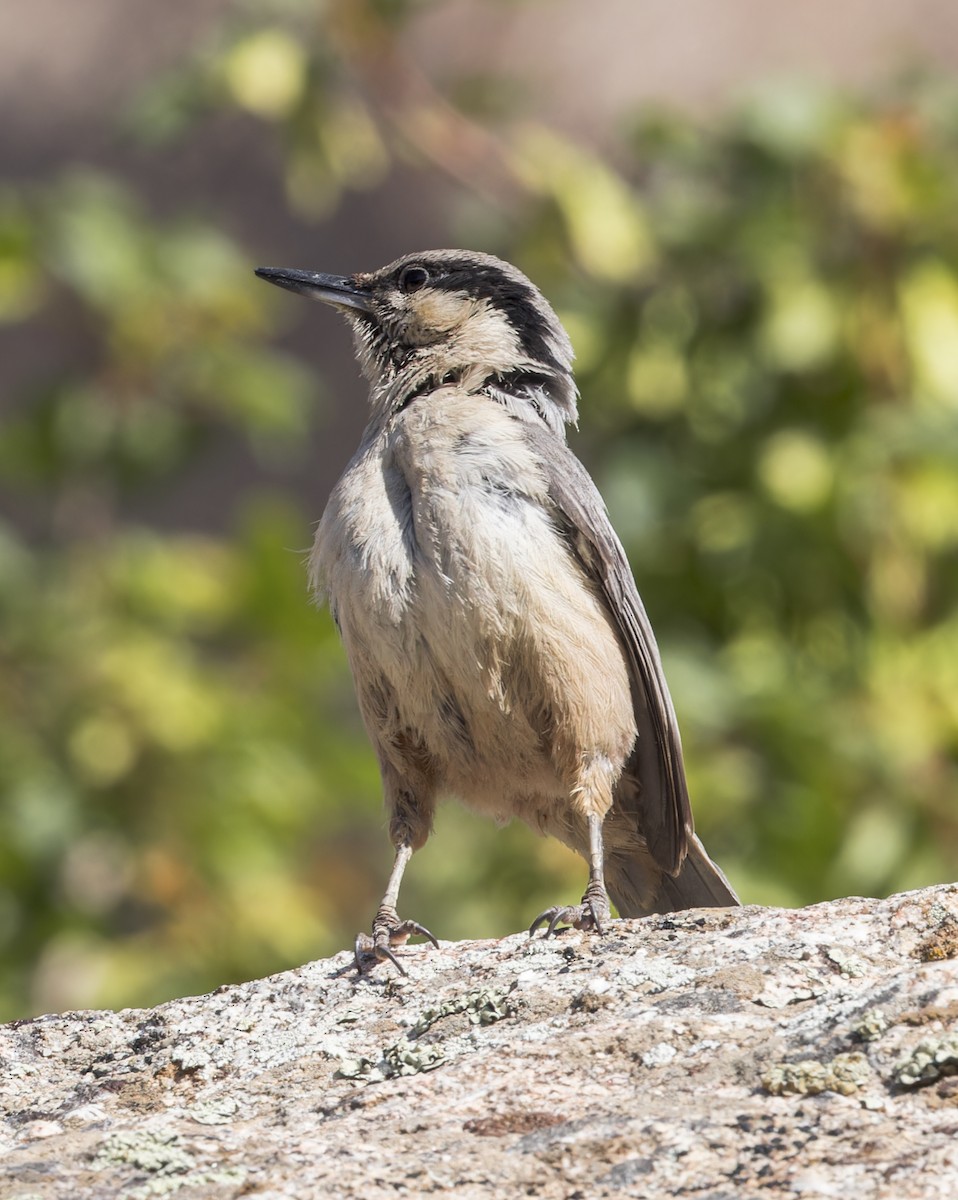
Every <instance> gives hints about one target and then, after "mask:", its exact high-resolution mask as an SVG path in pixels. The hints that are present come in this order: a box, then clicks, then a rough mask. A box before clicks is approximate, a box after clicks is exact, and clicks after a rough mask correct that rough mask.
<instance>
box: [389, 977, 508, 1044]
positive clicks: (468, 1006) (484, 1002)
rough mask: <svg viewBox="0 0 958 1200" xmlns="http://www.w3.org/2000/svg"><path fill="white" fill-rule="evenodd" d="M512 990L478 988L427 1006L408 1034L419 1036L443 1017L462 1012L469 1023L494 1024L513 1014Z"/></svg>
mask: <svg viewBox="0 0 958 1200" xmlns="http://www.w3.org/2000/svg"><path fill="white" fill-rule="evenodd" d="M512 990H513V989H512V988H508V989H504V990H496V989H495V988H480V989H479V990H478V991H475V992H468V993H467V994H466V995H465V996H455V997H454V998H453V999H452V1000H447V1001H446V1003H445V1004H442V1005H440V1006H439V1007H438V1008H427V1009H425V1010H424V1011H423V1013H422V1015H421V1016H420V1018H419V1020H418V1021H417V1022H416V1024H415V1025H414V1026H413V1027H412V1029H411V1030H410V1031H409V1036H410V1037H421V1036H422V1035H423V1034H424V1033H426V1031H427V1030H429V1029H430V1028H431V1027H432V1026H433V1025H435V1023H436V1022H437V1021H440V1020H442V1018H443V1017H451V1016H455V1015H457V1014H458V1013H464V1014H465V1015H466V1017H467V1018H468V1020H469V1024H470V1025H494V1024H495V1023H496V1021H501V1020H503V1019H504V1018H505V1017H511V1016H513V1015H514V1014H515V1011H516V1009H515V1005H514V1004H513V1003H512V1001H511V1000H510V999H509V995H510V993H511V992H512Z"/></svg>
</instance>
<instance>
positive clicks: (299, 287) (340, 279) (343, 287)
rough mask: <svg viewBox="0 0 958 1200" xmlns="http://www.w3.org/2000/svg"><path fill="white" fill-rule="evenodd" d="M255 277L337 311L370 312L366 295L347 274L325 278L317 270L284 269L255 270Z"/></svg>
mask: <svg viewBox="0 0 958 1200" xmlns="http://www.w3.org/2000/svg"><path fill="white" fill-rule="evenodd" d="M256 274H257V275H258V276H259V277H260V279H265V280H266V281H267V282H268V283H275V284H276V286H277V287H282V288H288V290H289V291H291V292H302V294H303V295H304V296H309V297H311V298H312V299H313V300H323V301H325V302H326V303H327V304H334V305H336V307H337V308H358V309H359V311H360V312H369V293H368V292H367V291H365V290H364V289H363V288H361V287H359V286H358V285H357V283H356V281H355V280H353V279H350V278H349V276H348V275H324V274H322V272H320V271H292V270H288V269H287V268H286V267H257V268H256Z"/></svg>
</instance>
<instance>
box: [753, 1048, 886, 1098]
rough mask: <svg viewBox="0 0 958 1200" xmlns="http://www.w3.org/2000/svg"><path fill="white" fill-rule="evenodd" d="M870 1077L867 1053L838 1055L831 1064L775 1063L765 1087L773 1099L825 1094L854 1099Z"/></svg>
mask: <svg viewBox="0 0 958 1200" xmlns="http://www.w3.org/2000/svg"><path fill="white" fill-rule="evenodd" d="M870 1076H871V1067H870V1066H869V1063H868V1059H867V1058H866V1057H865V1055H864V1054H858V1053H852V1054H836V1055H835V1057H834V1058H833V1059H831V1060H830V1061H828V1062H821V1061H820V1060H818V1059H815V1058H809V1059H805V1060H804V1061H803V1062H797V1063H775V1064H774V1065H773V1066H771V1067H770V1068H769V1069H768V1070H767V1071H766V1072H765V1074H764V1075H763V1076H762V1086H763V1087H764V1088H765V1090H766V1091H767V1092H769V1093H770V1094H771V1095H773V1096H817V1095H818V1094H819V1093H821V1092H838V1094H839V1095H841V1096H850V1095H852V1094H853V1093H854V1092H857V1091H858V1089H859V1088H860V1087H862V1086H864V1084H866V1083H867V1082H868V1079H869V1077H870Z"/></svg>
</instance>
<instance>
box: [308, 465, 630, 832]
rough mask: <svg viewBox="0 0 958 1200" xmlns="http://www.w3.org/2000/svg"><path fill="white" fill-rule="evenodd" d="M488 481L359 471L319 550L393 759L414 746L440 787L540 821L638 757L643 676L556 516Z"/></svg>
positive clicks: (362, 687)
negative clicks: (581, 778) (635, 692)
mask: <svg viewBox="0 0 958 1200" xmlns="http://www.w3.org/2000/svg"><path fill="white" fill-rule="evenodd" d="M480 474H481V478H478V479H477V476H476V474H475V473H474V474H473V475H472V477H471V478H470V476H469V473H468V472H465V471H463V470H461V469H457V470H456V471H455V474H454V482H455V486H451V485H450V486H445V485H444V483H443V479H444V477H446V472H445V471H444V470H443V464H442V463H441V462H440V463H439V464H438V465H437V464H435V463H430V470H429V472H428V473H425V472H424V473H423V476H421V477H420V478H421V479H422V483H421V485H420V486H419V487H418V488H412V489H409V490H407V491H405V492H404V487H405V485H406V481H407V480H408V478H409V473H408V472H406V473H404V474H403V476H402V479H401V480H397V479H396V477H394V476H391V475H390V473H389V472H388V471H386V472H383V471H382V470H381V469H380V470H378V471H375V472H372V471H368V472H366V473H365V475H364V476H363V477H359V476H358V475H357V477H356V478H354V479H352V480H351V481H350V482H349V486H348V488H347V489H344V490H343V493H342V494H340V495H338V496H337V495H336V494H334V497H333V500H331V510H332V511H331V510H327V514H326V515H325V516H324V518H323V522H322V523H321V526H320V531H319V534H318V537H317V551H318V553H319V554H320V555H321V556H322V558H323V562H322V564H321V567H322V574H323V576H324V579H325V585H326V590H327V592H328V595H329V599H330V603H331V607H332V608H333V611H334V613H335V614H336V617H337V621H338V623H339V625H340V630H341V633H342V636H343V641H344V644H345V647H346V651H347V655H348V657H349V660H350V666H351V668H352V673H353V678H354V680H355V683H356V690H357V695H358V697H359V702H360V707H361V709H362V711H363V716H364V720H365V723H366V726H367V729H368V730H369V733H370V736H371V738H372V740H373V741H374V743H375V744H376V745H377V748H378V750H379V752H380V755H381V756H382V755H386V756H387V757H389V756H390V755H391V754H392V752H393V751H392V749H391V748H392V747H394V746H396V745H400V744H401V745H406V744H408V742H409V739H410V738H412V739H413V740H414V741H415V742H416V744H417V745H419V746H421V748H422V751H423V752H424V753H425V755H426V756H427V757H428V760H429V762H430V765H431V769H432V771H433V773H434V776H435V778H436V782H437V785H438V786H439V788H440V789H441V790H444V791H448V792H451V793H454V794H455V795H457V796H458V797H459V798H460V799H462V800H463V801H464V802H465V803H467V804H469V805H470V806H471V807H475V808H478V809H481V810H482V811H484V812H488V813H490V814H491V815H493V816H507V815H518V816H521V817H523V818H524V819H526V820H527V821H529V823H530V824H533V825H535V824H541V822H540V821H539V819H538V817H537V816H536V814H537V813H538V812H539V811H540V810H541V808H542V806H543V804H544V802H545V800H546V799H554V798H556V797H560V796H565V797H568V795H569V793H570V791H571V789H572V788H573V787H574V786H575V784H576V780H577V772H578V770H579V768H580V767H581V763H582V760H583V757H584V756H588V755H595V754H598V755H603V756H606V757H608V758H609V759H610V760H613V761H615V762H616V763H617V764H619V765H621V764H622V763H623V762H624V761H625V759H626V758H627V757H628V754H629V752H630V750H631V747H632V744H633V742H634V739H635V726H634V720H633V715H632V704H631V693H630V687H629V677H628V668H627V665H626V659H625V655H624V652H623V650H622V647H621V644H620V642H619V639H618V636H617V634H616V632H615V630H614V628H613V625H612V622H611V619H610V617H609V615H608V613H607V611H606V609H605V607H604V605H603V604H602V602H601V600H600V598H599V596H598V593H597V590H596V588H595V586H594V585H593V584H592V583H591V582H590V581H589V579H588V578H587V577H586V575H585V573H584V572H583V570H582V568H581V565H580V564H579V562H578V561H577V559H576V558H575V557H574V555H573V554H572V552H571V550H570V548H569V546H568V544H567V543H566V541H565V539H564V538H563V537H562V535H561V534H560V532H559V531H558V529H557V528H556V527H555V526H554V524H553V523H552V521H551V519H550V517H549V514H548V512H547V510H546V509H545V508H544V507H543V505H542V504H540V503H538V502H536V500H534V499H531V498H529V497H528V496H523V495H520V494H516V493H515V492H514V491H510V490H509V489H508V488H507V487H505V486H497V485H496V482H495V478H496V477H495V474H494V472H493V471H492V470H491V466H490V465H488V464H483V470H482V471H481V472H480ZM503 482H504V481H503ZM377 489H380V490H381V492H382V494H380V495H379V496H377V495H376V491H377ZM387 494H388V495H389V500H390V502H389V503H386V502H385V499H386V495H387ZM400 501H405V503H403V502H400ZM334 506H335V507H334ZM333 529H335V530H336V536H335V538H333V537H332V536H330V531H331V530H333ZM398 765H399V764H398V763H397V766H398Z"/></svg>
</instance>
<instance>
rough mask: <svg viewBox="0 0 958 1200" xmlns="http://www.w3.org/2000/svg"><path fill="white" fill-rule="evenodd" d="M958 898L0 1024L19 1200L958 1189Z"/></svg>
mask: <svg viewBox="0 0 958 1200" xmlns="http://www.w3.org/2000/svg"><path fill="white" fill-rule="evenodd" d="M956 930H958V887H956V886H941V887H934V888H928V889H925V890H924V891H920V892H910V893H906V894H904V895H901V896H893V897H892V898H891V899H888V900H861V899H848V900H836V901H833V902H831V903H828V904H818V905H815V906H813V907H811V908H806V909H800V910H795V911H788V910H780V909H759V908H743V909H738V910H732V911H717V910H707V911H701V912H688V913H681V914H677V915H673V916H671V917H651V918H648V919H646V920H643V921H619V922H616V923H614V924H613V925H612V926H611V928H610V929H609V932H608V933H607V935H606V936H605V937H601V938H600V937H597V936H594V935H591V934H584V933H578V932H571V931H570V932H567V933H564V934H562V935H560V936H558V937H556V938H552V939H549V940H544V939H542V938H536V939H531V940H530V939H529V938H528V937H526V936H525V935H524V934H523V935H516V936H513V937H507V938H504V939H503V940H501V941H485V942H460V943H456V944H443V945H442V947H441V949H440V950H439V951H436V950H434V949H432V948H431V947H414V948H409V949H407V950H406V951H404V952H403V962H404V964H405V966H406V968H407V970H408V976H407V977H405V978H403V977H401V976H399V975H398V974H397V973H396V972H395V971H394V970H393V969H392V968H390V967H389V966H383V967H381V968H379V969H377V970H376V971H375V972H374V973H373V974H371V975H369V976H366V977H363V978H359V977H358V976H357V975H356V973H355V971H354V970H353V968H352V964H351V956H350V955H349V954H347V953H345V952H344V953H343V954H339V955H337V956H336V957H335V958H333V959H329V960H326V961H323V962H314V963H310V964H308V965H307V966H304V967H302V968H300V969H299V970H296V971H289V972H287V973H285V974H283V975H276V976H274V977H272V978H270V979H263V980H258V981H256V982H254V983H247V984H242V985H240V986H237V987H224V988H220V989H218V990H217V991H216V992H213V993H212V994H211V995H209V996H199V997H192V998H188V999H184V1000H175V1001H173V1002H172V1003H169V1004H164V1005H161V1006H160V1007H159V1008H155V1009H152V1010H150V1011H139V1010H131V1009H128V1010H124V1011H123V1012H118V1013H114V1012H79V1013H67V1014H64V1015H63V1016H48V1017H40V1018H38V1019H37V1020H32V1021H20V1022H15V1023H14V1024H13V1025H8V1026H5V1027H4V1028H3V1029H2V1030H0V1090H2V1094H3V1101H4V1112H5V1122H4V1126H3V1139H4V1140H3V1144H2V1151H3V1155H4V1157H3V1159H2V1165H0V1196H2V1197H3V1200H47V1198H50V1200H53V1198H54V1197H56V1198H57V1200H62V1198H63V1197H70V1198H71V1200H86V1198H90V1200H93V1198H99V1197H104V1198H106V1197H117V1196H122V1197H123V1198H124V1200H139V1198H143V1200H147V1198H148V1197H163V1196H173V1195H176V1196H177V1197H178V1200H188V1198H191V1197H204V1198H207V1197H208V1198H211V1200H219V1198H226V1197H239V1196H244V1197H247V1196H250V1197H259V1198H260V1200H280V1198H285V1197H290V1198H295V1200H311V1198H313V1197H316V1198H319V1197H327V1196H333V1197H356V1198H359V1197H362V1198H363V1200H370V1198H372V1200H375V1198H378V1197H385V1196H389V1197H395V1196H397V1195H403V1194H405V1195H411V1196H421V1195H428V1194H430V1193H445V1192H451V1191H452V1190H453V1189H454V1188H455V1190H456V1196H457V1198H459V1200H470V1198H472V1197H477V1198H478V1197H492V1196H535V1197H540V1198H543V1200H549V1198H556V1200H558V1198H559V1197H562V1198H564V1200H574V1198H576V1197H580V1198H582V1200H586V1198H588V1200H593V1198H595V1197H602V1196H616V1195H634V1196H642V1197H645V1198H647V1200H655V1198H657V1197H673V1196H686V1195H688V1196H696V1197H700V1198H702V1200H705V1198H706V1197H707V1198H708V1200H722V1198H727V1200H731V1198H732V1197H733V1196H734V1197H737V1198H738V1197H748V1196H762V1197H768V1198H770V1200H773V1198H776V1197H802V1196H805V1197H812V1198H813V1200H818V1198H820V1197H831V1196H836V1197H842V1198H843V1200H847V1198H851V1197H854V1200H869V1198H871V1197H887V1198H888V1200H909V1198H912V1197H914V1198H916V1200H917V1198H918V1197H920V1198H921V1200H932V1198H935V1197H941V1198H942V1200H946V1198H947V1200H951V1198H952V1197H954V1196H956V1195H958V1020H956V1018H958V960H956V957H955V956H956V954H958V938H956V936H955V934H956Z"/></svg>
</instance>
